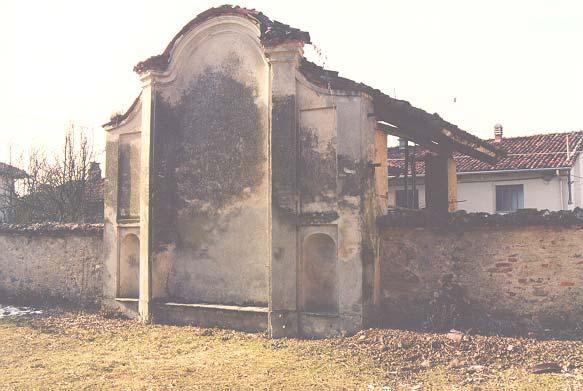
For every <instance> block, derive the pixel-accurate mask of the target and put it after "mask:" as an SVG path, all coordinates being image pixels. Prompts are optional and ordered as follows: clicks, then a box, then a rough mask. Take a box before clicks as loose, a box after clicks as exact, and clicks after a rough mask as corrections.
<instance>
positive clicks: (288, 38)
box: [104, 5, 504, 164]
mask: <svg viewBox="0 0 583 391" xmlns="http://www.w3.org/2000/svg"><path fill="white" fill-rule="evenodd" d="M223 15H235V16H240V17H243V18H247V19H248V20H251V21H252V22H253V23H255V24H256V25H258V27H259V30H260V36H259V39H260V41H261V43H262V44H263V45H264V46H265V47H273V46H277V45H280V44H284V43H287V42H301V43H311V41H310V34H309V33H308V32H306V31H302V30H300V29H297V28H294V27H291V26H289V25H287V24H284V23H281V22H278V21H275V20H272V19H270V18H268V17H267V16H265V15H264V14H263V13H261V12H259V11H256V10H254V9H247V8H242V7H238V6H230V5H223V6H220V7H216V8H210V9H208V10H206V11H204V12H202V13H201V14H199V15H198V16H197V17H195V18H194V19H193V20H191V21H190V22H189V23H187V24H186V25H185V26H184V27H183V28H182V29H181V30H180V32H178V34H177V35H176V36H175V37H174V38H173V39H172V40H171V41H170V43H169V44H168V46H167V47H166V49H165V50H164V52H163V53H162V54H159V55H156V56H153V57H150V58H148V59H147V60H145V61H142V62H140V63H138V64H137V65H136V66H135V67H134V71H135V72H137V73H138V74H142V73H146V72H149V71H164V70H166V69H167V68H168V65H169V64H170V60H171V57H172V51H173V49H174V46H175V45H176V43H177V42H178V41H179V39H180V38H181V37H182V36H184V35H185V34H187V33H188V32H189V31H191V30H192V29H193V28H195V27H196V26H198V25H200V24H201V23H203V22H205V21H206V20H209V19H211V18H213V17H218V16H223ZM300 72H301V73H302V74H303V75H304V76H305V77H306V78H307V79H308V80H309V81H310V82H312V83H314V84H317V85H321V86H323V87H325V88H328V89H331V90H341V91H355V92H362V93H365V94H367V95H369V96H371V98H372V99H373V102H374V113H371V114H372V115H374V116H375V117H376V119H377V121H379V122H378V127H379V128H380V129H381V130H384V131H386V132H387V133H389V134H392V135H395V136H399V137H404V138H406V139H408V140H411V141H414V142H416V143H417V144H420V145H423V146H425V147H426V148H427V149H429V150H432V151H434V152H437V153H444V154H450V153H453V152H455V151H458V152H460V153H463V154H465V155H468V156H471V157H473V158H475V159H478V160H480V161H483V162H487V163H489V164H493V163H495V162H496V161H497V160H498V159H499V158H500V157H501V156H503V155H504V152H503V151H501V150H500V149H498V148H496V147H495V146H493V145H491V144H489V143H487V142H485V141H484V140H482V139H480V138H478V137H476V136H474V135H472V134H470V133H468V132H465V131H463V130H461V129H459V128H458V127H457V126H456V125H454V124H451V123H449V122H447V121H445V120H444V119H442V118H441V117H440V116H439V115H438V114H429V113H427V112H426V111H424V110H421V109H419V108H416V107H414V106H413V105H411V104H410V103H409V102H407V101H404V100H399V99H395V98H392V97H390V96H389V95H387V94H384V93H383V92H381V91H380V90H378V89H374V88H372V87H369V86H367V85H365V84H362V83H357V82H355V81H352V80H350V79H346V78H344V77H340V76H339V75H338V72H336V71H330V70H326V69H324V68H322V67H320V66H318V65H316V64H314V63H311V62H309V61H308V60H307V59H305V58H302V61H301V64H300ZM136 102H137V99H136V101H134V104H132V107H131V108H130V110H128V111H127V112H126V113H125V114H121V115H118V116H115V117H114V118H112V120H111V121H110V122H108V123H107V124H105V125H104V126H116V125H118V124H120V123H121V122H123V120H124V119H125V118H127V116H128V114H129V113H130V112H131V110H133V108H134V107H135V105H136Z"/></svg>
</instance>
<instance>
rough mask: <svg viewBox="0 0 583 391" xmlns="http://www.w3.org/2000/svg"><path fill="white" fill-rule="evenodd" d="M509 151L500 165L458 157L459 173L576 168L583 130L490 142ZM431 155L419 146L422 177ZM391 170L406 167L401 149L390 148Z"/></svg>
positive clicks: (417, 165) (419, 171)
mask: <svg viewBox="0 0 583 391" xmlns="http://www.w3.org/2000/svg"><path fill="white" fill-rule="evenodd" d="M567 138H568V140H569V157H568V156H567ZM487 142H488V143H489V144H491V145H495V146H497V147H499V148H500V149H503V150H504V151H506V153H507V155H506V157H503V158H502V159H500V160H499V161H498V162H497V163H496V164H488V163H484V162H481V161H479V160H477V159H474V158H472V157H469V156H465V155H462V154H458V153H456V154H454V156H453V157H454V159H455V162H456V167H457V172H479V171H498V170H524V169H532V170H536V169H543V168H545V169H546V168H561V167H572V166H573V164H574V163H575V160H576V159H577V157H578V156H579V155H581V153H582V152H583V131H577V132H568V133H550V134H536V135H533V136H522V137H507V138H503V139H502V140H501V141H500V142H495V141H494V140H487ZM428 153H429V152H428V151H427V150H425V149H423V148H420V147H417V149H416V156H417V158H419V159H420V161H417V163H416V164H415V167H416V172H417V173H418V174H424V173H425V164H424V163H423V161H422V158H423V157H424V156H425V155H426V154H428ZM388 154H389V159H388V162H389V167H392V168H393V169H395V168H398V169H402V168H403V167H404V152H403V151H401V150H400V149H399V148H397V147H394V148H389V151H388Z"/></svg>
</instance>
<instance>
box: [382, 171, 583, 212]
mask: <svg viewBox="0 0 583 391" xmlns="http://www.w3.org/2000/svg"><path fill="white" fill-rule="evenodd" d="M548 175H549V177H547V179H550V180H545V179H543V177H541V176H538V177H537V176H533V175H532V174H530V177H527V178H525V174H523V173H508V174H504V175H503V176H502V175H497V174H495V175H480V174H478V175H458V183H457V199H458V208H457V209H458V210H465V211H466V212H486V213H495V212H496V185H519V184H522V185H523V186H524V207H525V208H535V209H548V210H551V211H557V210H561V209H568V205H567V202H568V188H567V178H566V176H561V177H560V179H559V177H557V176H552V177H551V176H550V175H554V173H552V172H549V173H548ZM576 175H578V174H576ZM420 179H421V178H420ZM409 180H410V179H409ZM393 181H395V180H394V179H393ZM559 181H561V182H562V190H561V183H560V182H559ZM400 182H401V181H398V182H397V183H399V184H398V185H395V184H394V182H393V183H391V179H389V205H390V206H392V207H394V206H395V205H396V190H403V189H404V186H403V185H401V184H400ZM573 186H574V187H575V184H574V185H573ZM578 186H579V189H581V182H578ZM409 189H411V187H410V185H409ZM417 189H418V191H419V207H420V208H424V207H425V187H424V185H423V184H418V185H417ZM561 191H562V193H561ZM580 194H581V192H579V200H578V201H577V202H579V203H580V202H581V200H580ZM561 197H562V198H563V200H562V203H561ZM579 205H580V204H579Z"/></svg>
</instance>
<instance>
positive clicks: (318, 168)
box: [300, 128, 337, 203]
mask: <svg viewBox="0 0 583 391" xmlns="http://www.w3.org/2000/svg"><path fill="white" fill-rule="evenodd" d="M300 151H301V159H300V191H301V196H302V203H310V202H334V201H335V200H336V176H337V173H336V150H335V148H334V145H333V144H332V142H331V141H329V142H328V143H327V145H326V150H325V151H324V152H320V151H319V148H318V135H317V134H315V132H314V130H313V129H310V128H302V129H301V134H300Z"/></svg>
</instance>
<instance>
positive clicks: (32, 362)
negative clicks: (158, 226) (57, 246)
mask: <svg viewBox="0 0 583 391" xmlns="http://www.w3.org/2000/svg"><path fill="white" fill-rule="evenodd" d="M350 341H351V343H352V341H354V339H351V340H350ZM349 346H350V344H349V343H347V344H344V343H343V339H340V340H338V339H336V340H322V341H302V340H277V341H273V340H269V339H267V338H265V336H262V335H257V334H246V333H239V332H233V331H225V330H208V329H206V330H205V329H199V328H193V327H172V326H143V325H140V324H137V323H134V322H132V321H128V320H119V319H106V318H104V317H102V316H101V315H99V314H90V313H70V312H63V313H55V314H51V315H43V316H38V315H37V316H28V317H20V318H9V319H1V320H0V388H1V389H9V390H12V389H17V390H34V389H43V390H44V389H75V390H84V389H123V390H158V389H204V390H211V389H212V390H223V389H224V390H227V389H228V390H232V389H273V390H280V389H289V390H296V389H350V390H352V389H355V390H356V389H371V388H372V389H376V390H381V389H385V390H393V389H411V388H412V387H413V389H417V390H421V389H431V390H441V389H446V390H449V389H474V388H471V387H469V386H458V385H457V384H461V380H463V379H460V378H459V376H458V375H456V374H455V373H453V372H451V371H449V370H448V369H447V367H444V366H438V367H435V368H430V369H427V370H425V371H423V372H422V373H419V375H418V376H417V377H416V378H415V379H414V380H413V381H411V379H410V378H408V379H407V380H405V379H404V378H401V377H400V376H399V374H391V373H387V372H386V371H385V370H383V369H381V366H378V365H375V364H374V362H373V359H372V358H371V357H370V356H367V355H366V354H365V353H363V352H354V351H353V350H352V349H351V348H350V347H349ZM421 384H423V386H422V387H421V386H420V385H421ZM383 386H384V388H383ZM472 387H473V386H472ZM569 387H570V388H569ZM576 387H577V382H576V379H574V378H573V377H566V376H564V375H538V376H536V377H533V375H528V374H527V372H526V371H524V370H521V369H516V368H514V369H510V370H507V371H505V372H504V373H503V375H502V377H501V378H499V379H498V380H496V382H495V383H493V382H492V381H484V382H483V383H482V384H480V388H479V389H516V390H522V389H532V390H552V389H573V390H576V389H578V388H576ZM579 389H580V388H579Z"/></svg>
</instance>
